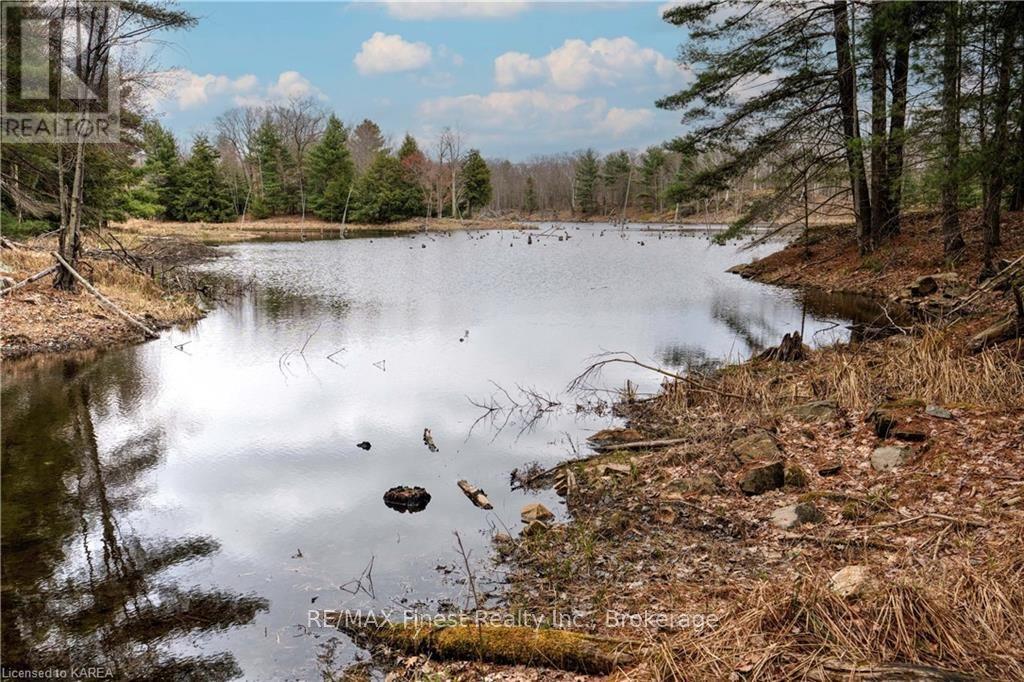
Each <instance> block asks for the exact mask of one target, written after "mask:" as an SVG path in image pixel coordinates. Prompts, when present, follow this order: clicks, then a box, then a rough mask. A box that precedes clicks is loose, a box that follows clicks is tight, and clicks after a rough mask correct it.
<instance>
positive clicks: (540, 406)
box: [466, 380, 562, 438]
mask: <svg viewBox="0 0 1024 682" xmlns="http://www.w3.org/2000/svg"><path fill="white" fill-rule="evenodd" d="M491 383H492V384H493V385H494V386H495V387H496V388H497V389H498V393H500V394H501V395H503V396H505V398H506V399H507V400H508V403H504V402H498V400H496V399H495V398H496V396H497V394H496V393H495V394H491V396H490V399H489V400H490V401H489V402H487V403H484V402H482V401H479V400H474V399H472V398H470V397H468V396H467V397H466V399H467V400H468V401H469V403H470V404H471V405H473V406H474V407H478V408H480V409H481V410H483V414H481V415H480V416H479V417H477V419H476V421H474V422H473V425H472V426H471V427H470V429H469V432H470V434H472V433H473V429H474V428H476V425H477V424H479V423H480V422H481V421H484V420H487V419H489V420H490V421H491V422H492V423H493V422H495V421H496V419H495V418H496V417H499V416H501V415H504V417H505V418H504V420H503V421H502V423H501V426H499V427H498V428H497V429H496V430H495V433H494V437H495V438H497V437H498V435H499V434H500V433H501V432H502V431H504V430H505V427H506V426H508V424H509V423H510V422H512V419H513V417H517V416H518V417H520V418H521V419H522V424H523V426H522V428H521V429H520V430H519V434H520V435H521V434H522V433H524V432H525V431H527V430H529V429H531V428H533V427H534V426H535V425H536V424H537V422H538V421H540V420H541V419H542V418H543V417H544V416H546V415H548V414H550V413H551V412H553V411H554V410H556V409H558V408H559V407H561V406H562V403H561V402H560V401H558V400H556V399H555V398H553V397H552V396H550V395H545V394H542V393H541V392H540V391H538V390H537V389H535V388H523V387H522V386H520V385H519V384H516V389H517V390H518V391H519V395H518V398H519V399H518V400H516V398H513V397H512V394H511V393H510V392H509V391H508V390H506V389H505V388H504V387H503V386H502V385H501V384H498V383H496V382H495V381H493V380H491Z"/></svg>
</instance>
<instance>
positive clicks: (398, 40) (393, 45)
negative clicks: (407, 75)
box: [353, 31, 432, 75]
mask: <svg viewBox="0 0 1024 682" xmlns="http://www.w3.org/2000/svg"><path fill="white" fill-rule="evenodd" d="M431 56H432V53H431V49H430V46H429V45H427V44H426V43H411V42H409V41H407V40H405V39H403V38H402V36H400V35H397V34H395V35H388V34H385V33H381V32H380V31H377V32H376V33H374V34H373V35H372V36H370V38H369V39H368V40H366V41H364V42H363V46H362V49H360V50H359V53H358V54H356V57H355V59H354V60H353V61H354V62H355V65H356V68H357V69H359V73H361V74H363V75H371V74H377V73H394V72H397V71H415V70H417V69H421V68H423V67H424V66H426V65H427V64H429V63H430V59H431Z"/></svg>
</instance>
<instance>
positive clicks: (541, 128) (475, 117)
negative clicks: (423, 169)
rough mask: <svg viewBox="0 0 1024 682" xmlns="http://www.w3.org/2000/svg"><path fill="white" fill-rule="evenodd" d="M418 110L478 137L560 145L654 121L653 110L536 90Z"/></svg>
mask: <svg viewBox="0 0 1024 682" xmlns="http://www.w3.org/2000/svg"><path fill="white" fill-rule="evenodd" d="M419 112H420V115H421V116H422V117H423V119H424V120H425V121H426V122H427V123H435V124H437V125H450V124H453V123H459V122H460V121H462V122H469V123H471V124H472V131H473V133H474V134H478V135H480V136H481V137H502V138H507V136H510V135H511V136H521V135H524V134H529V135H530V136H532V138H533V139H535V140H549V141H552V142H554V141H559V142H562V143H564V141H565V140H566V139H568V138H578V139H581V140H582V141H583V142H585V143H589V142H590V141H592V139H593V137H594V136H595V135H597V134H600V135H602V136H604V137H611V138H622V137H624V136H626V135H629V134H632V133H635V132H637V131H640V130H643V129H644V128H647V127H649V126H650V125H651V123H652V122H653V120H654V113H653V112H652V111H650V110H647V109H621V108H618V107H615V108H609V107H608V104H607V102H606V101H605V100H604V99H602V98H600V97H597V98H585V97H581V96H579V95H577V94H573V93H566V92H550V91H545V90H536V89H526V90H506V91H497V92H491V93H489V94H486V95H462V96H458V97H439V98H436V99H432V100H427V101H426V102H423V103H422V104H421V105H420V109H419Z"/></svg>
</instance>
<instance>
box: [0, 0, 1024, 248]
mask: <svg viewBox="0 0 1024 682" xmlns="http://www.w3.org/2000/svg"><path fill="white" fill-rule="evenodd" d="M133 7H134V8H135V9H136V10H137V12H138V16H139V20H140V21H141V22H145V21H146V20H147V17H157V18H159V20H160V22H161V23H160V24H159V27H160V28H167V27H168V26H170V27H179V28H187V27H188V26H190V25H191V24H192V23H193V22H194V19H193V18H192V17H190V16H189V15H187V14H185V13H183V12H178V11H167V10H165V9H163V8H162V7H159V6H155V5H154V6H152V7H150V6H149V5H146V4H145V3H141V4H136V5H133ZM664 18H665V20H666V21H667V22H668V23H670V24H672V25H675V26H678V27H680V28H685V29H686V32H687V36H688V37H687V39H686V41H685V42H683V43H682V44H681V46H680V52H679V58H680V60H681V61H682V62H684V63H686V64H687V65H688V66H689V67H690V69H692V71H693V73H694V74H695V76H694V80H693V82H692V83H691V84H690V85H688V86H687V87H686V88H685V89H683V90H682V91H680V92H677V93H672V94H667V95H666V96H665V97H664V98H662V99H661V100H659V101H658V102H657V103H656V104H657V106H658V107H661V108H663V109H666V110H671V111H676V112H678V113H679V116H680V120H681V125H680V133H681V135H680V136H679V137H678V138H676V139H674V140H670V141H667V142H665V143H664V144H660V145H655V146H652V147H650V148H648V149H645V150H621V151H615V152H612V153H607V154H604V155H600V154H598V153H596V152H595V151H593V150H590V149H588V150H581V151H575V152H571V153H563V154H555V155H549V156H542V157H537V158H533V159H530V160H527V161H519V162H511V161H507V160H502V159H493V158H486V157H485V154H484V152H483V150H478V149H472V148H468V146H467V144H466V139H467V138H468V139H471V135H470V134H468V133H467V134H465V135H464V134H463V133H461V132H460V131H459V130H458V129H455V128H449V129H446V130H444V131H443V133H442V134H441V135H439V136H438V137H437V139H435V140H430V141H420V142H418V141H417V140H415V139H414V138H413V137H412V136H410V135H408V134H406V135H404V137H402V138H400V139H399V138H391V137H389V136H388V135H387V134H386V133H385V132H384V131H382V130H381V129H380V127H379V126H378V125H377V124H376V123H374V122H373V121H370V120H363V121H361V122H343V121H341V120H340V119H339V118H338V117H337V116H335V115H333V114H332V113H331V112H330V111H328V110H326V109H325V108H324V107H323V106H322V105H321V103H319V102H318V101H316V100H313V99H300V100H293V101H289V102H283V103H279V104H276V105H268V106H265V107H245V108H236V109H231V110H229V111H226V112H224V113H223V114H222V115H220V116H219V117H217V119H216V120H215V121H212V122H211V124H210V126H209V134H208V135H201V136H198V137H196V138H195V139H193V140H187V141H182V140H177V139H175V137H174V136H173V135H172V134H171V133H170V132H168V131H167V130H166V129H165V128H163V127H162V126H161V124H160V123H159V122H158V121H155V120H153V119H152V118H151V117H148V116H147V115H146V113H145V111H144V108H143V107H142V106H141V105H140V104H138V102H140V101H142V97H141V92H127V97H126V106H125V107H124V111H123V113H122V117H123V119H124V121H123V125H124V127H125V129H126V133H125V134H124V135H123V139H122V142H121V143H119V144H114V145H83V147H84V148H82V149H74V145H73V144H72V145H68V144H63V145H61V144H53V145H46V144H7V145H5V154H4V156H3V160H2V180H3V183H2V188H3V199H2V201H3V211H4V218H5V220H4V222H5V225H8V224H13V225H14V226H15V227H14V229H16V230H19V229H20V230H28V229H31V228H32V227H33V226H35V228H36V229H38V230H43V229H54V228H59V227H62V226H65V225H67V223H69V222H75V221H79V222H83V223H84V224H86V225H102V224H103V223H105V222H106V221H108V220H119V219H124V218H127V217H132V216H135V217H143V218H153V219H164V220H184V221H207V222H217V221H230V220H235V219H237V218H239V217H244V218H246V219H258V218H268V217H273V216H283V215H289V216H294V215H300V216H317V217H319V218H321V219H324V220H329V221H333V222H345V221H359V222H378V223H383V222H389V221H394V220H400V219H404V218H411V217H417V216H422V217H424V218H429V217H434V216H456V217H468V216H479V215H481V214H492V215H493V214H501V215H508V216H518V217H530V216H534V217H545V216H554V215H559V216H562V217H565V216H568V215H574V216H581V217H586V216H604V217H616V216H623V215H626V214H628V215H630V216H633V217H636V216H647V217H660V218H662V219H671V218H673V217H678V216H680V215H685V214H698V215H700V214H711V213H714V214H715V215H716V216H721V215H728V216H729V220H730V221H731V222H732V223H733V227H734V231H736V232H738V231H741V230H742V229H743V228H744V227H746V226H747V225H750V224H752V223H755V222H758V223H769V224H776V225H786V224H789V223H795V222H799V221H801V220H803V221H809V220H811V219H815V218H817V217H819V216H821V215H827V214H836V213H839V214H842V215H845V216H847V217H849V216H852V219H854V220H855V221H856V223H857V230H858V237H859V239H860V240H861V244H862V248H863V249H864V251H865V252H868V251H871V250H872V249H873V248H874V246H875V245H876V244H878V243H879V242H880V241H881V240H884V239H885V238H886V237H887V236H888V235H891V234H894V233H896V232H898V231H899V226H900V216H901V213H902V212H903V211H905V210H906V208H908V207H919V206H925V207H933V208H940V207H941V208H942V211H943V218H942V234H943V239H944V242H945V245H946V249H947V252H948V253H950V254H955V253H956V252H957V250H958V249H960V248H962V245H963V240H962V238H961V229H962V228H961V225H960V224H959V220H960V218H959V212H960V210H961V209H962V208H964V207H979V206H980V207H982V208H983V214H984V219H983V224H984V230H985V235H986V237H985V244H986V251H987V253H988V254H989V256H990V255H991V253H993V250H994V248H995V247H996V246H998V244H999V225H1000V211H1002V210H1006V209H1010V210H1020V209H1021V208H1022V206H1024V64H1022V55H1024V31H1022V27H1024V3H1015V2H986V3H963V2H913V1H907V0H903V1H896V2H879V3H856V2H849V1H848V0H836V1H835V2H810V3H799V4H779V3H774V2H743V3H738V2H695V3H687V4H685V5H681V6H678V7H675V8H672V9H669V10H668V11H666V13H665V15H664ZM151 25H156V24H151ZM143 80H144V79H142V78H135V80H134V81H133V82H142V81H143ZM593 146H594V147H595V148H602V149H607V147H608V144H607V141H606V140H594V144H593ZM79 159H80V160H81V162H82V169H83V172H82V174H81V176H79V175H78V174H77V173H76V172H75V169H76V164H77V162H78V160H79ZM72 185H74V186H72ZM75 201H77V202H78V206H77V208H76V211H77V214H76V216H74V217H73V216H71V207H72V204H74V203H75Z"/></svg>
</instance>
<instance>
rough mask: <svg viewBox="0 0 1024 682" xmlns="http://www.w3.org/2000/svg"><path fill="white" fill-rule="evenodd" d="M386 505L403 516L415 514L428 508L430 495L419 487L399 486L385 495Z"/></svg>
mask: <svg viewBox="0 0 1024 682" xmlns="http://www.w3.org/2000/svg"><path fill="white" fill-rule="evenodd" d="M384 504H386V505H387V506H388V507H390V508H391V509H394V510H395V511H398V512H402V513H403V514H404V513H405V512H409V513H410V514H413V513H415V512H419V511H423V510H424V509H426V508H427V505H428V504H430V493H428V492H427V491H426V490H424V489H423V488H421V487H419V486H407V485H399V486H395V487H394V488H391V489H390V490H388V491H387V492H386V493H384Z"/></svg>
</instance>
